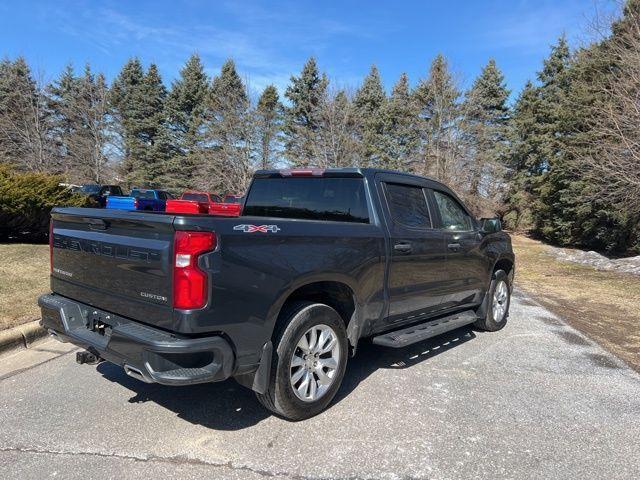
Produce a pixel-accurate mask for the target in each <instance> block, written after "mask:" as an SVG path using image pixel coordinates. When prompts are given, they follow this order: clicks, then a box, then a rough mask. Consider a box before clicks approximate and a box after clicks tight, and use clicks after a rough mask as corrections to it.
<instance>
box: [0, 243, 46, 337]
mask: <svg viewBox="0 0 640 480" xmlns="http://www.w3.org/2000/svg"><path fill="white" fill-rule="evenodd" d="M48 290H49V246H48V245H30V244H23V243H16V244H0V330H3V329H5V328H10V327H14V326H16V325H19V324H21V323H26V322H30V321H32V320H37V319H39V318H40V309H39V308H38V303H37V298H38V295H40V294H41V293H44V292H47V291H48Z"/></svg>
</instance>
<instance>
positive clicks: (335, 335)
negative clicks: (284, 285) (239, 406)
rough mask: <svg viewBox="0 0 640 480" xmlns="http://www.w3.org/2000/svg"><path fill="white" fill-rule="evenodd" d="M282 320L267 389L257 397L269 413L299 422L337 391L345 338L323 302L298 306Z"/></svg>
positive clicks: (340, 322)
mask: <svg viewBox="0 0 640 480" xmlns="http://www.w3.org/2000/svg"><path fill="white" fill-rule="evenodd" d="M283 315H284V317H283V320H284V321H283V322H282V323H281V327H280V328H279V330H278V331H276V335H275V339H274V340H275V341H274V345H275V346H276V350H275V351H274V355H273V359H272V365H271V378H270V381H269V386H268V388H267V391H266V392H265V393H264V394H257V397H258V400H259V401H260V402H261V403H262V404H263V405H264V406H265V407H267V408H268V409H269V410H271V411H272V412H274V413H276V414H278V415H280V416H282V417H285V418H287V419H289V420H303V419H305V418H309V417H312V416H314V415H317V414H318V413H320V412H321V411H322V410H324V409H325V408H326V407H327V406H328V405H329V403H330V402H331V400H332V399H333V397H334V396H335V394H336V392H337V391H338V388H340V384H341V383H342V378H343V377H344V372H345V368H346V365H347V356H348V344H347V335H346V331H345V325H344V322H343V320H342V318H341V317H340V315H339V314H338V312H336V311H335V310H334V309H333V308H331V307H329V306H328V305H325V304H322V303H309V302H299V303H296V304H293V305H291V306H290V307H288V308H287V309H286V311H285V312H284V313H283Z"/></svg>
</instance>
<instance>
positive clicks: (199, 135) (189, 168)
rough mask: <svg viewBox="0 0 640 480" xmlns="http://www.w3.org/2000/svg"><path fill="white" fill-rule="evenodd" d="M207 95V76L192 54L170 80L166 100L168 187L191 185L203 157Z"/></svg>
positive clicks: (165, 175) (179, 188) (165, 178)
mask: <svg viewBox="0 0 640 480" xmlns="http://www.w3.org/2000/svg"><path fill="white" fill-rule="evenodd" d="M208 96H209V85H208V78H207V75H206V73H205V71H204V66H203V64H202V61H201V60H200V57H199V56H198V55H195V54H194V55H192V56H191V57H190V58H189V60H187V62H186V64H185V66H184V67H183V68H182V70H180V77H179V78H178V79H177V80H176V81H174V82H173V84H172V86H171V91H170V92H169V94H168V95H167V99H166V102H165V115H166V117H167V122H168V124H167V128H168V131H167V133H168V135H169V138H170V141H171V146H172V155H171V157H170V159H169V160H168V162H167V163H166V165H165V167H164V172H163V181H164V184H165V185H166V186H167V188H169V189H171V190H174V191H176V192H177V191H181V190H184V189H187V188H190V187H191V186H192V184H193V182H194V177H195V175H196V170H197V168H198V166H199V165H201V164H202V163H203V162H204V161H205V159H204V157H205V150H206V147H205V145H204V136H205V131H204V130H205V121H206V116H207V102H208Z"/></svg>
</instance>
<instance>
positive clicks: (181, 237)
mask: <svg viewBox="0 0 640 480" xmlns="http://www.w3.org/2000/svg"><path fill="white" fill-rule="evenodd" d="M215 248H216V234H215V233H213V232H186V231H177V232H176V235H175V240H174V248H173V252H174V253H173V259H174V262H173V307H174V308H182V309H191V308H202V307H204V306H205V305H206V303H207V291H208V288H207V287H208V286H207V274H206V273H205V272H203V271H202V270H200V268H198V257H199V256H200V255H201V254H203V253H205V252H210V251H211V250H214V249H215Z"/></svg>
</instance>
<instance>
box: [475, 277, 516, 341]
mask: <svg viewBox="0 0 640 480" xmlns="http://www.w3.org/2000/svg"><path fill="white" fill-rule="evenodd" d="M501 282H504V284H505V285H506V291H507V297H506V301H505V302H503V305H504V307H505V310H504V314H503V315H502V318H494V309H493V305H494V302H495V292H496V288H498V287H499V285H500V283H501ZM488 297H489V302H488V305H487V313H486V315H485V317H484V318H479V319H478V320H477V321H476V322H475V323H474V326H475V327H476V328H479V329H480V330H486V331H487V332H497V331H498V330H500V329H502V328H504V326H505V325H506V324H507V318H509V307H510V306H511V284H510V283H509V276H508V275H507V273H506V272H505V271H504V270H496V271H495V272H493V278H492V280H491V286H490V287H489V293H488Z"/></svg>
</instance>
